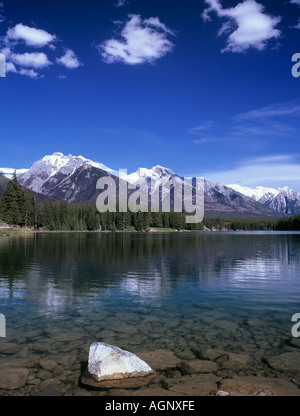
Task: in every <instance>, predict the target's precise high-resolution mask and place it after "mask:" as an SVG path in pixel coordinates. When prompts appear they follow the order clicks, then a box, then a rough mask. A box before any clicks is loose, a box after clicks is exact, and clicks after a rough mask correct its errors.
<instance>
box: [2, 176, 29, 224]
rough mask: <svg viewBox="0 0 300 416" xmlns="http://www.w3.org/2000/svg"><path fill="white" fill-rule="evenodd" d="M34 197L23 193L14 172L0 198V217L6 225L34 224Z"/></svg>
mask: <svg viewBox="0 0 300 416" xmlns="http://www.w3.org/2000/svg"><path fill="white" fill-rule="evenodd" d="M34 205H35V204H34V197H33V195H32V194H30V193H29V192H25V191H24V190H23V188H22V187H21V185H20V184H19V182H18V179H17V176H16V172H14V175H13V178H12V180H10V181H9V183H8V184H7V187H6V189H5V191H4V193H3V194H2V196H1V198H0V217H1V219H2V220H3V221H5V222H6V223H8V224H15V225H25V226H27V225H33V224H34Z"/></svg>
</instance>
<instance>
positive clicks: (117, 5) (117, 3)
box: [116, 0, 129, 7]
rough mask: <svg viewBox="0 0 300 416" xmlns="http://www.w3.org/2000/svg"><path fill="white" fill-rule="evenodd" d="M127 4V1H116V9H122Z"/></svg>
mask: <svg viewBox="0 0 300 416" xmlns="http://www.w3.org/2000/svg"><path fill="white" fill-rule="evenodd" d="M128 3H129V0H117V2H116V7H124V6H126V4H128Z"/></svg>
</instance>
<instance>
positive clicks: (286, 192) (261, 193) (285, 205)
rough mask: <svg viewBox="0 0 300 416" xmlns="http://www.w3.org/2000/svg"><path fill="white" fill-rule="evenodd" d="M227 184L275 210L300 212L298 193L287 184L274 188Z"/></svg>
mask: <svg viewBox="0 0 300 416" xmlns="http://www.w3.org/2000/svg"><path fill="white" fill-rule="evenodd" d="M227 186H228V187H230V188H232V189H234V190H235V191H237V192H240V193H241V194H243V195H246V196H248V197H250V198H252V199H254V200H255V201H257V202H260V203H261V204H263V205H265V206H267V207H269V208H271V209H273V210H274V211H276V212H280V213H283V214H288V215H297V214H299V213H300V194H299V193H297V192H295V191H293V190H292V189H291V188H289V187H288V186H285V187H283V188H276V189H275V188H267V187H264V186H256V187H253V188H251V187H247V186H241V185H227Z"/></svg>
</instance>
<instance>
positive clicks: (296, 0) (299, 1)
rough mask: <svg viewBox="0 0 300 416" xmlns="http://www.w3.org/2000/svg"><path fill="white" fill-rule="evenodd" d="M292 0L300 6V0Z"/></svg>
mask: <svg viewBox="0 0 300 416" xmlns="http://www.w3.org/2000/svg"><path fill="white" fill-rule="evenodd" d="M290 1H291V3H293V4H298V6H300V0H290Z"/></svg>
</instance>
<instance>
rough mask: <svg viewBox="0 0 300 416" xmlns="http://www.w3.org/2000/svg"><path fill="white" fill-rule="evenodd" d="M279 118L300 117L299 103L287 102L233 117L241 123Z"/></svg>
mask: <svg viewBox="0 0 300 416" xmlns="http://www.w3.org/2000/svg"><path fill="white" fill-rule="evenodd" d="M281 116H297V117H298V116H300V102H299V101H288V102H285V103H276V104H272V105H269V106H266V107H262V108H259V109H256V110H251V111H247V112H245V113H240V114H237V115H236V116H234V117H233V119H234V120H236V121H241V120H253V119H265V118H270V117H281Z"/></svg>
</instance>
